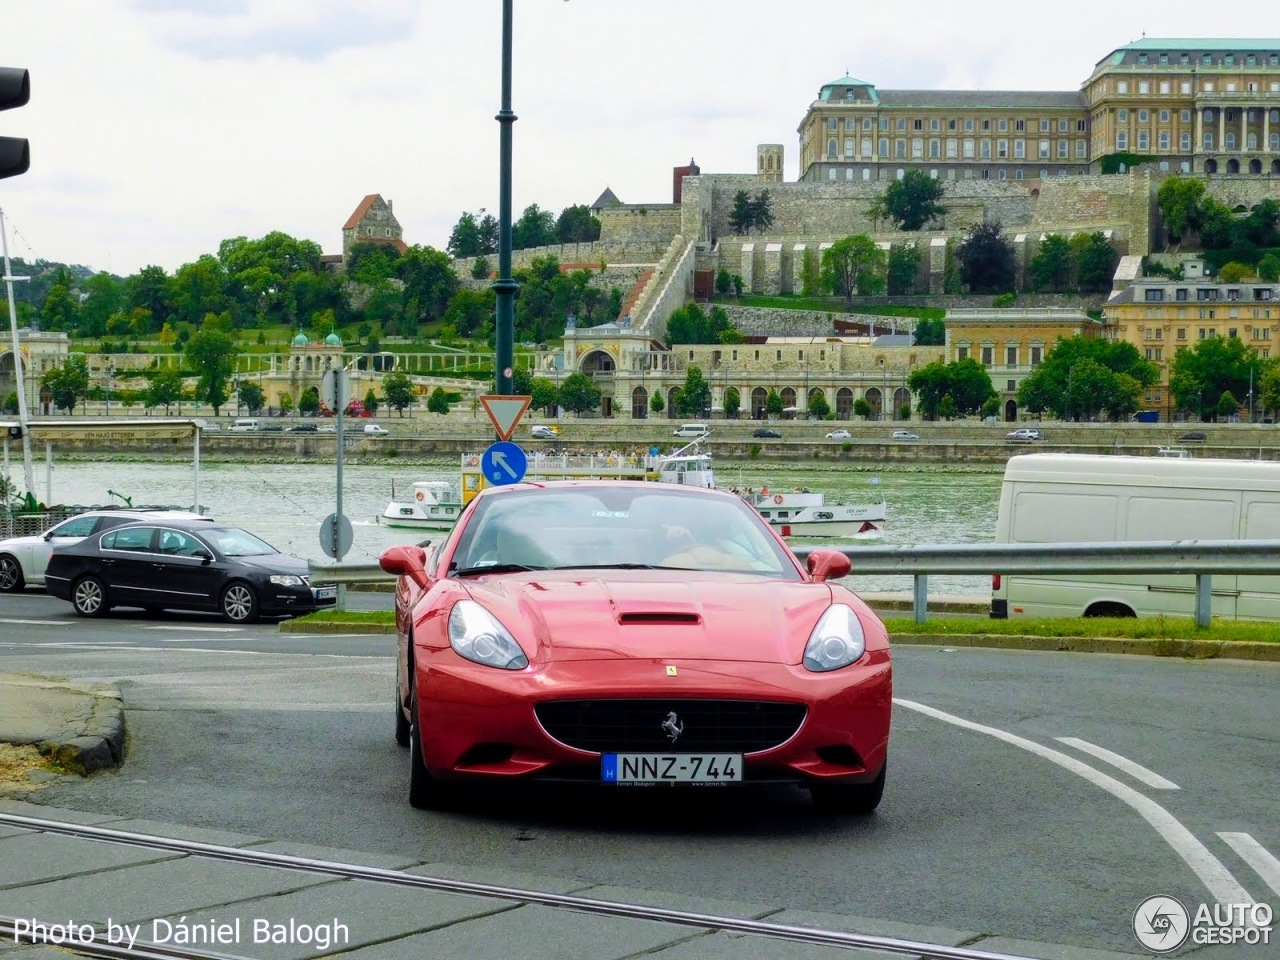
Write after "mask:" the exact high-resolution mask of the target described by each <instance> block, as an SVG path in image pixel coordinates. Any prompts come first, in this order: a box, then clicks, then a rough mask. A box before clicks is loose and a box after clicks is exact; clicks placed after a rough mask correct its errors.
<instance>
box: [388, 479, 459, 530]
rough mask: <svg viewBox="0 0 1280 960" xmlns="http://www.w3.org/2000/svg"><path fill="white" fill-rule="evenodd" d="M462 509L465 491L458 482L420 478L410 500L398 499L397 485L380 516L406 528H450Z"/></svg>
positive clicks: (396, 525)
mask: <svg viewBox="0 0 1280 960" xmlns="http://www.w3.org/2000/svg"><path fill="white" fill-rule="evenodd" d="M460 513H462V494H461V492H460V488H459V486H458V484H456V483H449V482H448V481H446V480H419V481H418V482H417V483H415V484H414V485H413V493H412V495H410V497H409V499H407V500H397V499H396V491H395V485H394V484H392V487H391V502H390V503H389V504H387V509H386V510H384V511H382V516H381V517H379V518H378V519H379V520H380V521H381V522H382V523H383V524H384V525H385V526H388V527H400V528H403V529H406V530H448V529H449V528H450V527H452V526H453V521H455V520H457V519H458V515H459V514H460Z"/></svg>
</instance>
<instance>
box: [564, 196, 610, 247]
mask: <svg viewBox="0 0 1280 960" xmlns="http://www.w3.org/2000/svg"><path fill="white" fill-rule="evenodd" d="M556 237H557V239H558V240H559V241H560V242H561V243H591V242H592V241H595V240H599V239H600V221H599V220H597V219H596V218H595V217H593V216H592V215H591V208H590V207H588V206H587V205H586V204H585V203H580V204H577V205H576V206H572V207H565V208H564V209H563V210H561V211H560V216H559V218H558V219H557V220H556Z"/></svg>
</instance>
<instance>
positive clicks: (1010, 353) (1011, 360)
mask: <svg viewBox="0 0 1280 960" xmlns="http://www.w3.org/2000/svg"><path fill="white" fill-rule="evenodd" d="M1004 365H1005V366H1006V367H1016V366H1017V365H1018V348H1017V347H1005V348H1004Z"/></svg>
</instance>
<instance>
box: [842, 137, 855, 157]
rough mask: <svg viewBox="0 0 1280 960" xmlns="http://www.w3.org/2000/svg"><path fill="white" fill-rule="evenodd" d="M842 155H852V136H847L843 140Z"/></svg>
mask: <svg viewBox="0 0 1280 960" xmlns="http://www.w3.org/2000/svg"><path fill="white" fill-rule="evenodd" d="M844 155H845V156H846V157H852V156H853V137H848V138H846V139H845V141H844Z"/></svg>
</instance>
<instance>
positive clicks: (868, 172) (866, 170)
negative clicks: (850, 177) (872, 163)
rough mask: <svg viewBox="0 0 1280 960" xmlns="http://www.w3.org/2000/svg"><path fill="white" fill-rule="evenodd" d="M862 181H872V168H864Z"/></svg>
mask: <svg viewBox="0 0 1280 960" xmlns="http://www.w3.org/2000/svg"><path fill="white" fill-rule="evenodd" d="M862 179H863V180H870V179H871V168H870V167H863V168H862Z"/></svg>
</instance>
